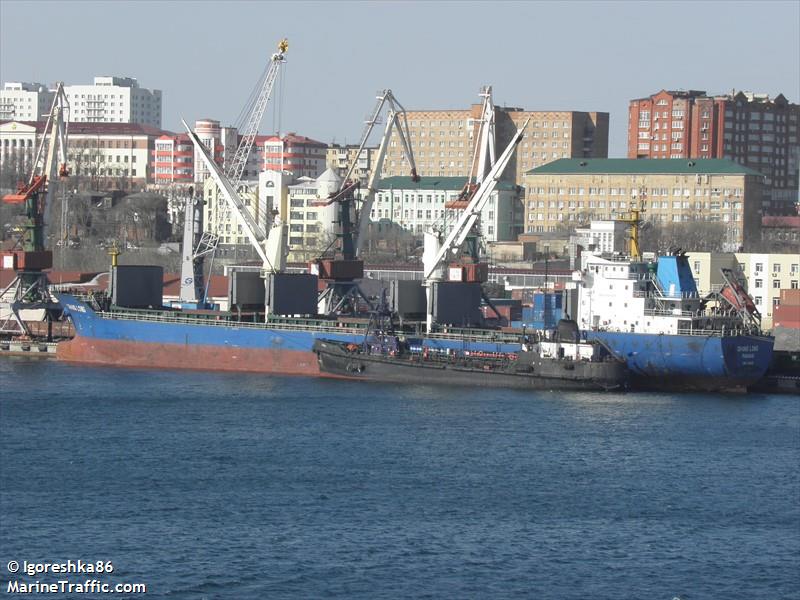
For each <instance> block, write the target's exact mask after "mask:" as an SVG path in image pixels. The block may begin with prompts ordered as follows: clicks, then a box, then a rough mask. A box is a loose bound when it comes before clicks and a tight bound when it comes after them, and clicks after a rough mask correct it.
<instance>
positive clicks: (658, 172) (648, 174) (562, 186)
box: [524, 158, 763, 249]
mask: <svg viewBox="0 0 800 600" xmlns="http://www.w3.org/2000/svg"><path fill="white" fill-rule="evenodd" d="M762 180H763V177H762V176H761V174H760V173H758V172H757V171H754V170H752V169H749V168H747V167H744V166H742V165H739V164H737V163H734V162H732V161H730V160H721V159H694V160H678V159H673V160H670V159H665V160H635V159H624V158H623V159H560V160H557V161H555V162H552V163H550V164H547V165H544V166H541V167H537V168H535V169H532V170H530V171H528V173H527V174H526V175H525V177H524V187H525V190H526V191H525V230H526V231H527V232H531V233H537V232H549V231H556V230H557V229H558V228H568V229H572V228H574V227H575V226H576V225H583V224H585V223H588V222H590V221H592V220H603V219H605V220H610V219H613V218H615V215H624V214H627V213H628V211H630V210H631V209H638V210H641V211H644V215H645V217H646V218H647V219H649V220H651V221H654V222H657V223H682V222H688V221H709V222H719V223H724V224H725V228H726V244H727V245H728V246H729V247H730V248H731V249H738V248H739V247H741V246H742V245H744V244H745V243H746V242H750V241H756V240H758V239H759V235H760V224H761V216H760V214H759V209H760V207H761V194H762Z"/></svg>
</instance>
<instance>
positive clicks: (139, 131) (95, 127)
mask: <svg viewBox="0 0 800 600" xmlns="http://www.w3.org/2000/svg"><path fill="white" fill-rule="evenodd" d="M7 123H20V124H22V125H27V126H28V127H35V128H36V132H37V133H43V132H44V129H45V127H46V125H47V121H0V125H6V124H7ZM69 134H70V135H78V134H83V135H87V134H88V135H93V134H94V135H153V136H160V135H174V134H173V133H171V132H169V131H166V130H164V129H158V128H157V127H153V126H151V125H142V124H141V123H83V122H74V121H73V122H70V124H69Z"/></svg>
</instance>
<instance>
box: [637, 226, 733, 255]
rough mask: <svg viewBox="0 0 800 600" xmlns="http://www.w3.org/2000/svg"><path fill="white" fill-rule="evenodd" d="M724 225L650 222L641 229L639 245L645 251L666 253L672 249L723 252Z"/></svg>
mask: <svg viewBox="0 0 800 600" xmlns="http://www.w3.org/2000/svg"><path fill="white" fill-rule="evenodd" d="M725 238H726V228H725V224H724V223H717V222H712V221H688V222H682V223H658V222H653V221H648V222H647V223H646V224H645V225H644V226H642V227H641V229H640V235H639V245H640V247H641V249H642V250H643V251H649V252H656V253H660V254H663V253H666V252H668V251H669V250H670V249H671V248H683V249H684V250H694V251H695V252H722V251H724V249H725Z"/></svg>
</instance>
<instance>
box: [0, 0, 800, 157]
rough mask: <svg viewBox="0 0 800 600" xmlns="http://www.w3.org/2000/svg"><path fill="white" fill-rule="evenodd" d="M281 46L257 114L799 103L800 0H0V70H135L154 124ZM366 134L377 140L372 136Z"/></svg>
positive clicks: (308, 128)
mask: <svg viewBox="0 0 800 600" xmlns="http://www.w3.org/2000/svg"><path fill="white" fill-rule="evenodd" d="M283 37H286V38H288V40H289V51H288V53H287V55H286V58H287V63H286V65H285V66H284V68H283V70H282V75H281V80H280V82H279V85H276V89H275V93H273V98H272V100H271V102H270V106H269V107H268V108H267V112H266V114H265V117H264V121H263V122H262V126H261V132H262V133H268V132H272V131H276V130H278V128H279V129H280V131H282V132H284V133H285V132H288V131H293V132H297V133H299V134H301V135H306V136H308V137H311V138H314V139H317V140H320V141H323V142H332V141H336V142H338V143H345V142H346V143H357V142H358V140H359V137H360V135H361V132H362V129H363V122H364V119H365V117H366V115H367V114H368V113H369V112H370V111H371V110H372V108H373V106H374V104H375V93H376V92H377V91H378V90H381V89H384V88H391V89H392V91H393V92H394V94H395V96H396V97H397V99H398V100H399V101H400V102H401V103H402V104H403V106H405V108H406V109H407V110H422V109H446V108H467V107H469V105H470V104H472V103H477V102H479V101H480V100H479V98H478V91H479V89H480V87H481V86H482V85H487V84H490V85H492V86H493V90H494V101H495V104H496V105H498V106H502V105H507V106H518V107H521V108H524V109H526V110H582V111H603V112H608V113H610V134H609V156H610V157H624V156H625V153H626V130H627V108H628V102H629V101H630V100H631V99H633V98H640V97H644V96H649V95H650V94H653V93H655V92H658V91H660V90H661V89H699V90H705V91H707V92H709V93H712V94H716V93H724V92H728V91H730V90H731V89H734V88H735V89H737V90H751V91H757V92H766V93H768V94H770V95H771V96H775V95H777V94H778V93H783V94H784V95H785V96H786V97H787V98H788V100H789V101H790V102H794V103H800V1H798V0H794V1H785V2H768V1H761V2H731V1H728V2H722V1H717V2H690V1H688V0H686V1H684V2H645V1H644V0H642V1H638V2H637V1H627V2H588V1H586V2H578V1H575V2H532V1H531V2H500V1H495V2H491V3H487V2H460V1H456V0H452V1H448V2H396V1H364V2H343V1H336V2H333V1H330V2H289V1H283V2H256V1H251V2H235V1H231V2H219V1H208V2H192V1H189V0H184V1H176V2H169V1H165V0H161V1H148V0H137V1H135V2H125V1H103V0H96V1H94V2H71V1H69V0H61V1H59V2H48V1H45V0H27V1H23V0H0V81H3V82H5V81H36V82H41V83H46V84H49V83H52V82H55V81H64V82H66V83H70V84H78V83H91V82H92V79H93V77H94V76H95V75H122V76H129V77H135V78H137V79H138V81H139V84H140V85H141V86H142V87H145V88H149V89H160V90H162V91H163V123H162V126H163V127H164V128H165V129H169V130H172V131H179V130H181V125H180V119H181V118H184V119H186V121H187V122H189V123H192V122H193V121H194V120H195V119H198V118H213V119H217V120H219V121H221V122H222V124H223V125H229V124H234V123H235V122H236V121H237V118H238V117H239V114H240V113H241V110H242V107H243V106H244V105H245V103H246V101H247V99H248V97H249V95H250V92H251V91H252V89H253V87H254V85H255V84H256V82H257V81H258V78H259V76H260V75H261V73H262V72H263V71H264V68H265V65H266V64H267V62H268V61H269V57H270V56H271V54H272V53H273V52H274V51H275V48H276V46H277V43H278V41H279V40H280V39H281V38H283ZM372 141H373V142H374V143H376V144H377V142H378V140H377V139H374V138H373V140H372Z"/></svg>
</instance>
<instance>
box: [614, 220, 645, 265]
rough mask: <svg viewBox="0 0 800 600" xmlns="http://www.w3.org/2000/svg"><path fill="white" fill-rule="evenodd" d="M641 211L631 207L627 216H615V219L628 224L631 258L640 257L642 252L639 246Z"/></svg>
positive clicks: (636, 258)
mask: <svg viewBox="0 0 800 600" xmlns="http://www.w3.org/2000/svg"><path fill="white" fill-rule="evenodd" d="M642 212H644V211H640V210H639V209H638V208H632V209H631V211H630V215H629V216H627V217H617V221H619V222H621V223H627V224H628V225H630V230H629V232H628V242H629V254H630V257H631V260H641V259H642V252H641V248H640V247H639V219H640V215H641V213H642Z"/></svg>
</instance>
